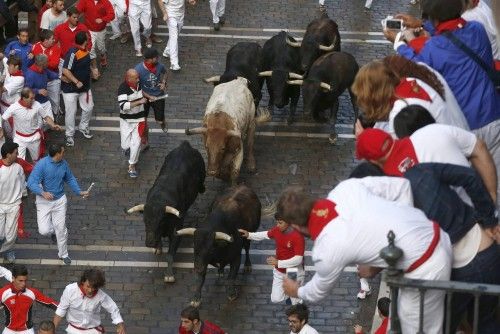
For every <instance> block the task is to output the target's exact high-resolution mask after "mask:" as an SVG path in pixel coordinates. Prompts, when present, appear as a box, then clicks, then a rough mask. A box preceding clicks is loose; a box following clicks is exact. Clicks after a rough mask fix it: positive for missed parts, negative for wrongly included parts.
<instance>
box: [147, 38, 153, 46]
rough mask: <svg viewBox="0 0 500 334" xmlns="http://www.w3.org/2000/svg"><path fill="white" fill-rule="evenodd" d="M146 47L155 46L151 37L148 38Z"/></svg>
mask: <svg viewBox="0 0 500 334" xmlns="http://www.w3.org/2000/svg"><path fill="white" fill-rule="evenodd" d="M146 47H147V48H152V47H153V41H152V40H151V37H150V38H148V39H146Z"/></svg>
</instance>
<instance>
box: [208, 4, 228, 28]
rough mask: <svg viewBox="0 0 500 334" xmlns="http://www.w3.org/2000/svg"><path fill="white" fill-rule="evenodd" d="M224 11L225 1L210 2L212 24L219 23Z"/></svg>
mask: <svg viewBox="0 0 500 334" xmlns="http://www.w3.org/2000/svg"><path fill="white" fill-rule="evenodd" d="M225 10H226V0H210V11H211V12H212V21H213V22H214V23H219V18H220V17H221V16H223V15H224V11H225Z"/></svg>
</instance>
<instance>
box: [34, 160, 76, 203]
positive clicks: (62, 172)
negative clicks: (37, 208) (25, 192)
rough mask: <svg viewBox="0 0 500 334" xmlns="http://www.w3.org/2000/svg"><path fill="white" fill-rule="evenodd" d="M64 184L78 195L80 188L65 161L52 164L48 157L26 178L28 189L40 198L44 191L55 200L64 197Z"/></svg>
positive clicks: (39, 162) (52, 161)
mask: <svg viewBox="0 0 500 334" xmlns="http://www.w3.org/2000/svg"><path fill="white" fill-rule="evenodd" d="M64 182H66V183H68V185H69V186H70V188H71V190H73V192H74V193H75V194H77V195H80V192H81V189H80V186H79V185H78V182H77V181H76V178H75V176H74V175H73V173H72V172H71V170H70V169H69V165H68V163H67V162H66V160H61V161H59V162H54V160H52V158H51V157H50V156H46V157H45V158H43V159H41V160H40V161H38V163H37V164H36V165H35V168H33V171H32V172H31V174H30V177H29V178H28V188H29V189H30V190H31V191H32V192H33V193H35V194H37V195H40V196H41V195H42V192H44V191H45V192H49V193H51V194H52V195H54V200H56V199H59V198H61V197H62V196H63V195H64ZM40 185H41V187H40Z"/></svg>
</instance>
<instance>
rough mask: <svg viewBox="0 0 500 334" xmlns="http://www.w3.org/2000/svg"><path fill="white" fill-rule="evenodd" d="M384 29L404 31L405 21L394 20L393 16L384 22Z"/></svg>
mask: <svg viewBox="0 0 500 334" xmlns="http://www.w3.org/2000/svg"><path fill="white" fill-rule="evenodd" d="M382 27H383V28H384V29H391V30H400V31H402V30H404V25H403V20H399V19H394V18H393V17H392V16H387V17H386V18H385V19H383V20H382Z"/></svg>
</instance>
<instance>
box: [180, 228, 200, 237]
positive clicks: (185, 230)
mask: <svg viewBox="0 0 500 334" xmlns="http://www.w3.org/2000/svg"><path fill="white" fill-rule="evenodd" d="M194 231H196V229H195V228H194V227H186V228H181V229H180V230H178V231H177V232H175V234H176V235H178V236H181V235H191V236H193V235H194Z"/></svg>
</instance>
